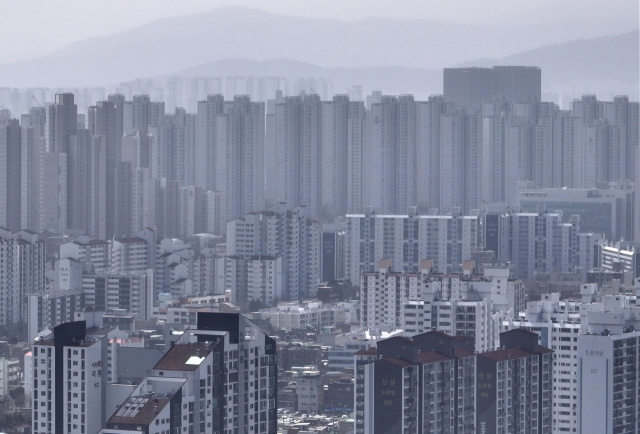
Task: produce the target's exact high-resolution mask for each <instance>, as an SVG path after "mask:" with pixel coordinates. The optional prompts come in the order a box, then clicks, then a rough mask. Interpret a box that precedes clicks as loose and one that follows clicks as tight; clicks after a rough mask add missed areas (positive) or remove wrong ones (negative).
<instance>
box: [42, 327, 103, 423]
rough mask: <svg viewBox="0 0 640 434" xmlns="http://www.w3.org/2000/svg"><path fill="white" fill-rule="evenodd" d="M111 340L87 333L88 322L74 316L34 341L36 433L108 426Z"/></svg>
mask: <svg viewBox="0 0 640 434" xmlns="http://www.w3.org/2000/svg"><path fill="white" fill-rule="evenodd" d="M107 340H108V338H107V337H106V336H104V337H102V338H99V339H95V340H92V339H88V338H87V326H86V322H85V321H75V322H68V323H64V324H60V325H58V326H56V327H54V329H53V333H51V335H50V336H46V337H44V338H43V339H38V340H37V341H35V342H34V345H33V376H32V378H33V392H32V393H33V396H32V422H31V426H32V430H33V432H34V433H51V432H67V433H78V434H80V433H87V434H97V433H98V432H99V431H100V429H102V428H103V427H104V423H105V407H106V397H105V394H106V388H107V375H106V374H107V344H108V342H107Z"/></svg>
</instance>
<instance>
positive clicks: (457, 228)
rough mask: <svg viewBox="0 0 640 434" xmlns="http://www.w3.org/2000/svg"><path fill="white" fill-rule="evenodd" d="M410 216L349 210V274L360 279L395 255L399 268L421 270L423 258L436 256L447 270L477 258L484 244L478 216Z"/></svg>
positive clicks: (436, 265) (441, 269)
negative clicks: (481, 241) (473, 253)
mask: <svg viewBox="0 0 640 434" xmlns="http://www.w3.org/2000/svg"><path fill="white" fill-rule="evenodd" d="M408 211H409V212H408V214H396V215H387V214H376V213H375V212H374V210H373V208H372V207H367V208H365V212H364V214H348V215H347V217H346V218H347V230H346V240H345V249H346V254H345V276H346V277H347V278H348V279H350V280H351V282H352V283H353V282H359V280H360V273H362V272H373V271H375V269H376V267H377V265H378V261H379V260H380V259H391V260H392V263H393V267H394V268H395V269H397V270H405V271H407V272H417V271H418V267H419V262H420V261H421V260H423V259H428V260H432V261H433V263H434V269H435V270H437V272H439V273H445V272H447V271H451V270H452V269H454V268H457V267H458V266H460V264H462V262H463V261H466V260H469V259H471V253H472V252H474V251H475V250H476V249H477V248H478V246H479V238H478V237H479V218H478V216H463V215H460V211H459V209H453V210H452V211H453V213H452V214H450V215H419V214H418V213H417V209H416V208H415V207H409V209H408Z"/></svg>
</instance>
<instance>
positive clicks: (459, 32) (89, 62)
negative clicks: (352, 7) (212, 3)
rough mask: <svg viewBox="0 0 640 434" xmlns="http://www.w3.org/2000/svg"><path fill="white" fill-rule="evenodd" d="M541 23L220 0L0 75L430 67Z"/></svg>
mask: <svg viewBox="0 0 640 434" xmlns="http://www.w3.org/2000/svg"><path fill="white" fill-rule="evenodd" d="M542 28H545V27H544V26H542V27H540V26H538V27H535V26H534V27H529V28H524V27H521V28H515V27H514V28H506V27H490V26H478V25H466V24H464V25H463V24H459V23H449V22H443V21H429V20H422V19H414V20H413V19H412V20H399V19H386V18H367V19H363V20H358V21H355V22H345V21H339V20H329V19H321V18H300V17H293V16H288V15H279V14H273V13H269V12H264V11H261V10H257V9H251V8H243V7H232V8H220V9H215V10H213V11H211V12H207V13H202V14H194V15H186V16H181V17H172V18H163V19H160V20H157V21H154V22H152V23H148V24H144V25H142V26H139V27H136V28H135V29H132V30H128V31H124V32H119V33H116V34H112V35H109V36H102V37H95V38H90V39H86V40H83V41H79V42H76V43H73V44H71V45H69V46H67V47H66V48H63V49H60V50H57V51H55V52H54V53H52V54H50V55H48V56H43V57H39V58H36V59H32V60H29V61H22V62H16V63H12V64H3V65H0V81H2V82H3V83H5V85H7V86H13V87H35V86H53V87H57V86H74V87H79V86H93V85H106V84H113V83H118V82H122V81H127V80H131V79H135V78H141V77H153V76H158V75H163V74H169V73H171V72H172V71H176V70H183V69H187V68H190V67H192V66H193V65H198V64H205V63H212V62H216V61H220V60H224V59H228V58H246V59H253V60H257V61H261V60H267V59H278V58H291V59H296V60H299V61H302V62H307V63H311V64H315V65H319V66H322V67H327V68H328V67H333V68H365V67H366V68H379V67H393V66H395V67H407V68H419V69H424V70H434V69H441V68H443V67H448V66H452V65H456V64H460V63H463V62H465V61H467V60H468V59H470V58H475V57H484V58H503V57H505V56H508V55H514V54H515V53H519V52H522V51H524V49H535V48H536V47H538V46H540V45H544V43H547V42H551V41H553V40H554V38H555V37H554V36H553V35H550V34H546V33H545V32H536V31H535V29H542ZM558 32H560V31H559V30H558ZM562 32H564V33H563V35H562V38H564V39H567V38H569V37H570V36H571V35H573V34H574V33H575V34H580V32H579V31H578V30H576V29H573V30H571V31H569V32H568V33H567V31H566V29H565V30H562ZM562 32H560V33H562ZM576 32H577V33H576ZM540 33H545V34H540ZM185 47H189V49H188V50H186V49H185ZM416 53H421V55H416Z"/></svg>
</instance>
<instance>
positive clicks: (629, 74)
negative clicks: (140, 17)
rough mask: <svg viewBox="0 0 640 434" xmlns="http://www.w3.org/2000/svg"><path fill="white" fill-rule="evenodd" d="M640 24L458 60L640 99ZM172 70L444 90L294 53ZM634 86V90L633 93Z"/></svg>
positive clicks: (551, 87)
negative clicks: (536, 70)
mask: <svg viewBox="0 0 640 434" xmlns="http://www.w3.org/2000/svg"><path fill="white" fill-rule="evenodd" d="M639 37H640V35H639V33H638V30H636V31H633V32H629V33H625V34H622V35H616V36H607V37H601V38H592V39H583V40H577V41H571V42H566V43H563V44H557V45H549V46H544V47H540V48H536V49H534V50H529V51H525V52H522V53H518V54H514V55H511V56H507V57H504V58H501V59H479V60H474V61H471V62H464V63H461V64H458V65H456V66H485V67H491V66H494V65H528V66H540V67H541V68H542V88H543V92H549V93H559V92H563V91H564V92H567V93H574V94H580V93H582V92H590V91H597V90H606V89H608V88H611V91H612V92H617V93H622V94H631V96H632V98H633V99H634V100H637V88H638V75H639V72H638V64H639V57H638V56H639V55H638V51H639V48H638V45H639V43H638V41H639ZM170 75H176V76H183V77H206V76H210V77H223V76H254V77H255V76H280V77H287V78H297V77H324V78H327V79H329V80H331V81H333V83H334V92H335V93H343V92H345V91H346V89H347V88H348V87H350V86H352V85H354V84H360V85H363V87H364V90H365V92H370V91H372V90H375V89H378V90H382V91H384V92H385V93H388V94H395V95H399V94H402V93H412V94H414V95H416V97H419V98H422V99H424V98H426V97H427V96H428V95H430V94H436V93H441V92H442V70H441V69H437V70H428V69H421V68H402V67H368V68H329V67H322V66H317V65H313V64H310V63H304V62H299V61H296V60H291V59H270V60H264V61H254V60H247V59H226V60H222V61H218V62H212V63H207V64H204V65H199V66H196V67H193V68H187V69H183V70H179V71H175V72H174V73H172V74H170ZM634 92H635V94H634Z"/></svg>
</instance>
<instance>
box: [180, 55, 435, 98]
mask: <svg viewBox="0 0 640 434" xmlns="http://www.w3.org/2000/svg"><path fill="white" fill-rule="evenodd" d="M169 75H175V76H181V77H224V76H253V77H260V76H276V77H286V78H294V79H295V78H299V77H322V78H326V79H328V80H330V81H332V82H333V91H334V93H336V94H339V93H345V92H346V90H347V89H348V88H349V87H351V86H353V85H362V86H363V88H364V90H365V92H370V91H372V90H382V91H384V92H385V93H387V94H391V95H400V94H405V93H411V94H414V95H415V96H416V97H420V98H426V97H427V96H429V95H431V94H435V93H442V70H441V69H437V70H428V69H419V68H402V67H391V66H390V67H378V68H376V67H370V68H327V67H322V66H317V65H312V64H310V63H304V62H299V61H297V60H291V59H270V60H264V61H255V60H247V59H226V60H221V61H219V62H213V63H207V64H205V65H199V66H196V67H193V68H187V69H184V70H181V71H176V72H175V73H173V74H169Z"/></svg>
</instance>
